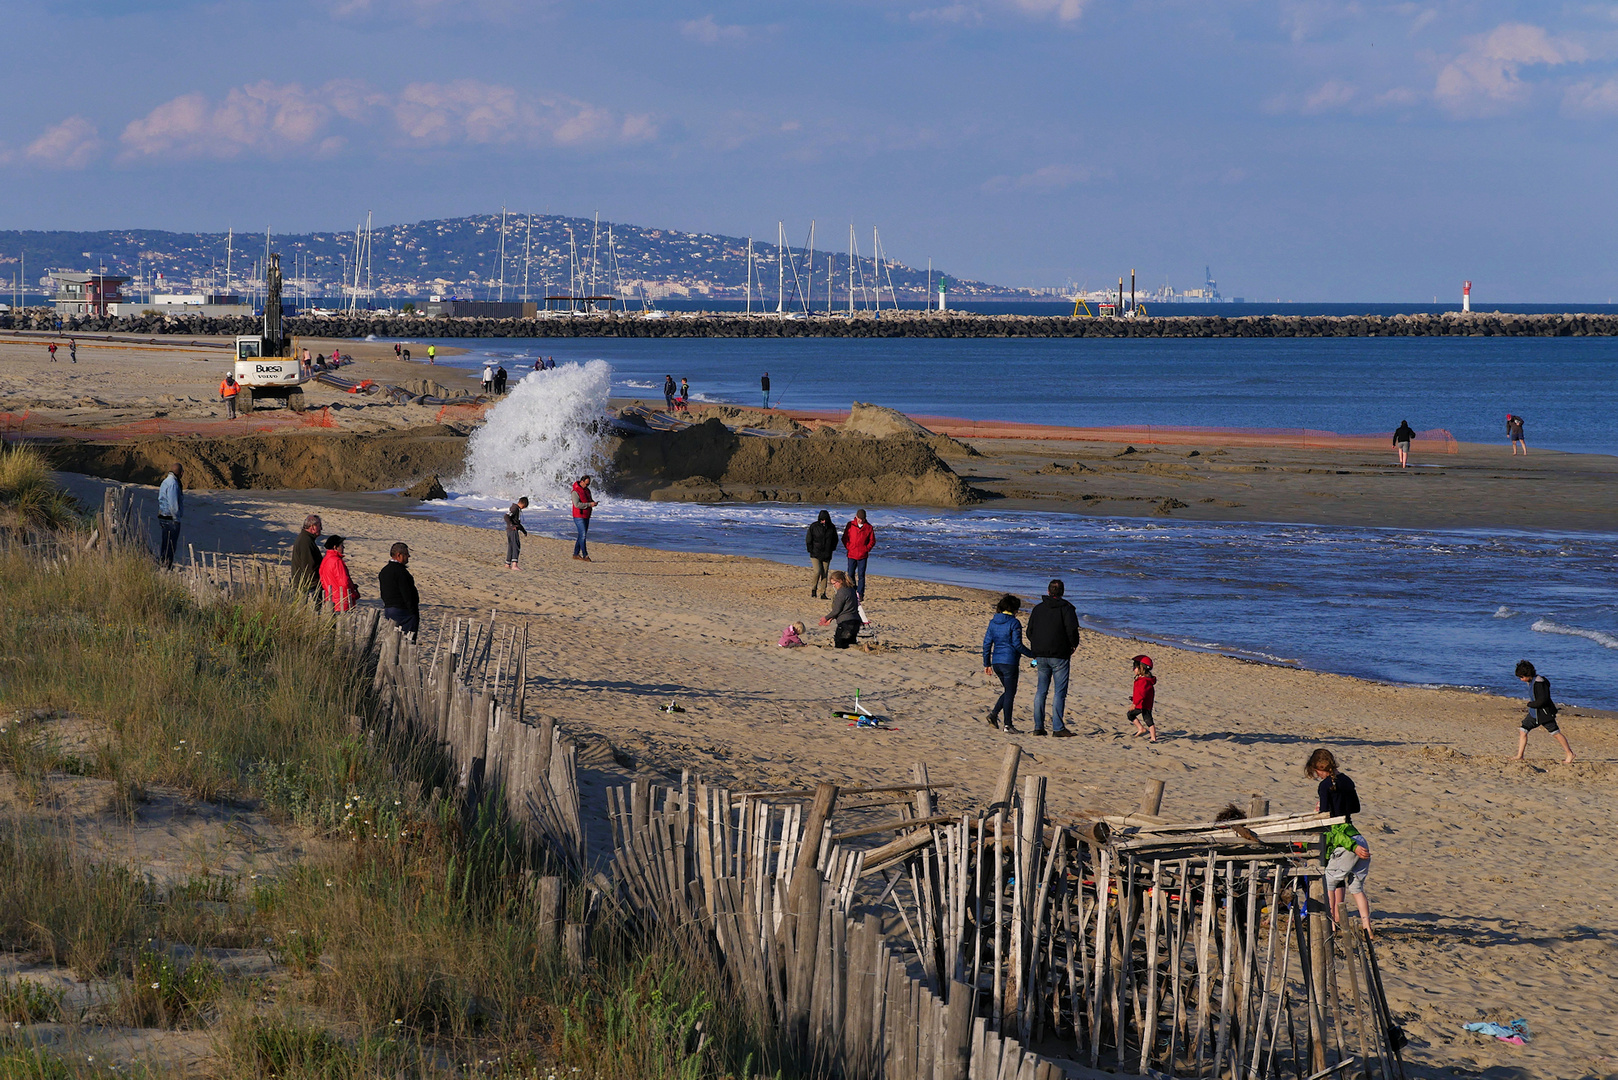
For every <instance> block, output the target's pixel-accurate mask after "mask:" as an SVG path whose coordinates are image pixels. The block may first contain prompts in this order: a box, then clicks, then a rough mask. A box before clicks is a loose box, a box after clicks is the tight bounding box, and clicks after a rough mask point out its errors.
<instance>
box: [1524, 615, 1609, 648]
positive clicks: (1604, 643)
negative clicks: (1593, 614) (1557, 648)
mask: <svg viewBox="0 0 1618 1080" xmlns="http://www.w3.org/2000/svg"><path fill="white" fill-rule="evenodd" d="M1530 629H1533V630H1538V631H1539V632H1540V633H1542V634H1566V635H1567V636H1569V637H1581V638H1588V639H1589V640H1591V641H1593V642H1595V643H1596V644H1597V645H1600V646H1601V647H1602V648H1604V649H1618V637H1613V636H1612V635H1611V634H1608V633H1605V632H1604V631H1601V630H1586V629H1585V628H1584V627H1582V626H1563V625H1562V624H1561V623H1559V622H1553V621H1551V620H1550V619H1539V620H1536V621H1535V623H1534V625H1533V626H1532V627H1530Z"/></svg>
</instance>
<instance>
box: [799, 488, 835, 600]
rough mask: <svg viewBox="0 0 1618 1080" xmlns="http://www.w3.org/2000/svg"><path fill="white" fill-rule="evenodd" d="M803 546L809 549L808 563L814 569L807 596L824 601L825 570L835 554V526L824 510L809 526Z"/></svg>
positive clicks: (829, 515)
mask: <svg viewBox="0 0 1618 1080" xmlns="http://www.w3.org/2000/svg"><path fill="white" fill-rule="evenodd" d="M804 546H805V547H807V548H808V549H809V561H810V562H811V563H812V564H814V568H815V577H814V580H813V581H811V582H810V583H809V595H810V596H818V597H820V598H821V599H822V600H824V599H825V598H826V570H827V568H828V567H829V566H830V565H831V559H832V556H833V555H836V554H837V526H836V525H834V524H832V520H831V514H830V513H828V512H827V511H825V510H822V511H821V512H820V517H819V518H818V519H816V521H815V523H814V524H813V525H811V526H809V535H808V536H807V537H806V538H805V540H804Z"/></svg>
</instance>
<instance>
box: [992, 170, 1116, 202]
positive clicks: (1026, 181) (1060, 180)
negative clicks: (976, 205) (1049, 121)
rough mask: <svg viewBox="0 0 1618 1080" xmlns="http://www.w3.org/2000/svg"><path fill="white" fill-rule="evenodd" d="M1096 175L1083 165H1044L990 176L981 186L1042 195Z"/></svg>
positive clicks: (996, 191)
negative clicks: (1017, 173)
mask: <svg viewBox="0 0 1618 1080" xmlns="http://www.w3.org/2000/svg"><path fill="white" fill-rule="evenodd" d="M1097 175H1098V173H1097V172H1096V170H1095V169H1092V168H1089V167H1088V166H1083V165H1045V166H1041V167H1040V168H1038V169H1035V170H1034V171H1033V172H1028V173H1023V174H1022V175H1021V176H991V177H990V178H989V179H987V180H985V181H984V182H983V184H982V185H981V186H982V190H984V191H986V192H989V193H991V194H994V193H998V192H1003V191H1031V192H1034V193H1035V194H1041V195H1044V194H1049V193H1051V192H1053V191H1061V190H1062V189H1064V188H1069V187H1072V186H1073V185H1074V184H1082V183H1084V182H1085V181H1086V180H1093V179H1095V177H1096V176H1097Z"/></svg>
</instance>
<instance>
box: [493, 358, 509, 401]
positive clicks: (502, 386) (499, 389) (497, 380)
mask: <svg viewBox="0 0 1618 1080" xmlns="http://www.w3.org/2000/svg"><path fill="white" fill-rule="evenodd" d="M509 378H511V376H510V375H509V374H507V372H506V366H505V365H504V364H501V365H500V366H499V367H497V368H495V369H494V392H495V393H497V394H504V393H505V392H506V380H507V379H509Z"/></svg>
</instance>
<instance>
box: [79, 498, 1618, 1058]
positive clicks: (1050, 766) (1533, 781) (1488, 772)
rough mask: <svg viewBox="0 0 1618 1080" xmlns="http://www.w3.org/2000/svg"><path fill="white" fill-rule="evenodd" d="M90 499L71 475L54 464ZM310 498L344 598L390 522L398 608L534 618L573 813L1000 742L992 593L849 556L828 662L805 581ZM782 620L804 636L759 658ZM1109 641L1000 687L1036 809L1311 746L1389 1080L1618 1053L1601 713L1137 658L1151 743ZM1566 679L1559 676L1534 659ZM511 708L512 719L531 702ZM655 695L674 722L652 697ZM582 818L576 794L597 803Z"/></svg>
mask: <svg viewBox="0 0 1618 1080" xmlns="http://www.w3.org/2000/svg"><path fill="white" fill-rule="evenodd" d="M73 485H74V487H75V488H77V489H78V490H80V491H81V492H83V493H84V494H85V495H86V496H87V497H94V492H95V488H96V486H97V483H96V482H95V481H91V480H87V479H77V480H74V481H73ZM331 501H332V500H330V499H322V500H321V502H323V503H327V504H328V506H327V507H326V508H324V509H321V511H320V512H321V513H322V514H323V515H324V519H325V524H326V530H327V532H328V533H330V532H339V533H342V534H343V535H345V536H346V537H348V538H349V542H348V552H349V563H350V565H351V566H353V567H354V569H355V574H356V580H357V581H358V582H359V584H360V588H361V590H362V593H363V595H364V596H365V597H366V598H367V602H370V603H374V602H375V601H374V599H372V598H374V596H375V572H376V570H377V569H378V568H379V567H380V566H381V565H382V563H383V561H384V560H385V558H386V552H387V548H388V546H389V545H390V544H391V543H393V542H394V541H395V540H404V541H406V542H407V543H409V544H410V545H411V549H412V559H411V569H412V570H413V571H414V573H415V575H416V579H417V581H418V583H419V585H420V587H421V591H422V594H423V602H424V611H423V624H424V627H426V628H427V629H426V632H427V633H429V634H430V633H432V632H434V629H435V628H436V627H437V625H438V623H439V621H440V620H441V619H443V618H445V617H446V616H451V615H470V614H473V613H479V612H480V613H482V614H483V615H485V616H486V615H487V613H488V611H489V609H490V608H498V609H499V610H500V612H501V613H502V616H503V617H505V616H510V617H515V618H527V619H529V620H531V622H532V642H533V646H532V647H533V652H532V655H531V660H530V662H531V664H532V670H533V675H532V677H531V685H530V688H529V700H530V709H531V710H534V711H538V712H540V713H548V714H550V715H553V716H555V717H556V718H557V720H558V721H559V722H561V723H562V724H563V725H564V726H565V727H566V728H567V729H568V730H569V731H570V732H572V733H574V734H576V735H578V736H580V737H581V738H582V739H584V740H585V742H586V749H585V752H584V754H583V760H584V761H585V762H586V763H587V766H588V767H587V768H586V769H585V771H584V777H583V778H584V780H585V782H586V787H585V792H584V794H585V798H586V799H587V800H594V801H595V802H596V803H597V804H598V803H599V800H600V799H601V798H602V790H603V788H604V786H605V785H606V784H608V783H616V782H621V778H622V776H623V775H624V774H625V773H627V772H649V773H651V774H655V775H659V776H663V777H668V776H675V777H677V776H678V774H679V771H680V770H682V769H684V770H690V771H691V772H692V773H694V774H699V775H701V776H703V777H706V778H708V779H709V780H712V781H715V782H719V783H724V784H728V785H730V786H732V787H733V788H735V789H738V790H750V789H751V790H757V789H764V788H777V787H796V786H800V785H803V784H805V783H810V782H812V781H815V780H819V779H831V780H835V781H840V782H853V781H859V782H868V783H898V782H904V781H906V780H907V779H908V777H909V776H910V766H911V764H912V763H913V762H916V761H925V762H926V763H927V764H928V767H929V769H930V770H931V772H932V776H933V778H934V779H935V780H936V781H938V782H941V783H949V784H954V785H955V787H953V788H951V789H949V790H948V791H947V792H945V793H944V796H945V797H944V808H945V810H946V811H948V810H951V809H958V808H962V807H968V806H981V805H983V804H984V803H986V802H987V801H988V794H989V789H990V787H991V785H992V781H993V776H994V775H995V768H996V763H997V762H998V760H999V758H1000V756H1001V754H1002V752H1003V750H1004V746H1005V741H1006V739H1007V738H1011V737H1012V736H1007V735H1005V734H1003V733H1001V732H999V731H996V730H994V729H992V728H990V727H989V725H988V724H987V723H986V722H985V719H984V717H985V713H986V711H987V709H988V707H989V705H990V704H991V703H992V701H993V699H994V696H995V690H993V689H991V687H990V686H989V683H988V681H987V680H986V679H985V678H984V677H983V674H982V669H981V664H980V660H979V655H978V649H979V643H980V642H981V640H982V635H983V629H984V626H985V624H986V623H987V620H988V618H989V615H990V613H991V611H992V605H993V597H992V596H991V595H989V594H986V593H983V592H980V591H976V590H971V589H961V588H952V587H947V586H939V585H933V584H923V583H918V582H913V581H904V580H899V579H894V578H888V577H886V576H880V575H881V572H882V566H881V560H880V558H877V559H873V564H872V566H873V571H874V573H875V574H876V575H878V576H873V577H872V579H871V583H870V586H869V597H868V602H867V609H868V611H869V613H870V616H871V618H872V620H873V623H874V626H875V630H876V634H875V638H874V641H875V649H876V651H874V652H872V653H865V652H854V651H849V652H837V651H835V650H833V649H832V648H831V647H830V636H831V635H830V631H829V629H822V628H820V627H818V626H816V620H817V618H818V616H819V615H820V614H823V613H824V610H825V608H826V607H827V606H828V605H827V604H826V603H825V602H824V601H819V600H811V599H810V598H809V597H807V595H806V592H807V579H808V571H807V570H806V569H801V568H797V567H791V566H784V565H780V564H777V563H771V562H763V561H758V560H753V559H744V558H739V557H727V556H693V555H686V554H678V553H668V552H661V551H653V550H647V549H642V548H632V547H624V546H616V545H613V544H611V543H610V542H609V538H610V537H611V535H612V522H611V521H610V520H602V521H600V522H598V523H597V527H596V529H595V533H596V535H597V536H598V537H599V539H597V540H596V542H594V543H592V545H591V553H592V555H593V557H594V560H595V561H594V562H592V563H589V564H584V563H578V562H574V561H573V560H571V559H569V558H568V555H567V552H568V550H569V545H568V544H566V543H565V542H562V541H556V540H549V539H544V538H538V537H531V538H529V539H528V540H527V541H526V543H525V546H524V559H523V569H522V570H521V571H519V572H515V573H513V572H509V571H507V570H505V569H504V567H503V565H502V559H503V555H504V546H503V542H502V537H501V536H500V535H499V534H497V533H494V532H490V531H487V530H481V529H473V528H467V527H462V526H456V525H449V524H443V523H438V522H432V521H427V520H421V519H415V518H400V517H397V516H393V515H386V514H378V513H368V512H361V511H358V510H340V509H333V508H331V506H330V505H329V504H330V503H331ZM189 505H190V509H189V510H188V518H187V522H186V526H185V534H184V536H183V537H182V545H183V543H184V542H190V543H194V544H196V545H197V546H198V547H199V548H202V547H207V548H210V549H220V550H235V551H273V550H276V549H277V548H278V547H280V546H282V545H284V544H287V543H289V542H290V540H291V539H292V537H293V535H294V530H295V529H296V527H297V525H298V523H299V522H301V520H302V518H303V515H304V513H305V512H306V509H307V508H306V507H305V506H304V505H301V504H299V503H297V502H295V501H291V499H290V497H289V496H288V495H284V494H283V495H281V496H280V497H277V498H275V499H266V498H259V497H256V496H254V495H252V494H249V493H237V492H211V493H198V494H196V495H195V496H194V497H193V498H192V501H191V503H190V504H189ZM797 619H801V620H803V621H805V622H806V623H808V624H809V626H810V632H809V635H808V638H809V642H810V646H809V647H808V648H804V649H797V650H783V649H779V648H777V647H776V645H775V641H776V639H777V637H778V636H779V634H780V631H781V628H782V627H783V626H785V625H786V624H787V623H788V622H791V621H793V620H797ZM1142 648H1143V646H1142V645H1141V644H1140V643H1139V642H1136V641H1132V640H1127V639H1114V638H1108V637H1105V636H1102V635H1099V634H1094V633H1086V635H1085V637H1084V641H1083V644H1082V645H1081V647H1080V649H1079V652H1078V654H1077V655H1076V656H1075V658H1074V665H1073V685H1072V689H1071V691H1070V695H1069V699H1068V723H1069V724H1070V725H1071V726H1072V727H1073V729H1074V730H1075V731H1076V732H1077V734H1078V736H1079V737H1077V738H1073V739H1068V740H1051V739H1048V738H1047V739H1036V738H1033V737H1032V736H1030V735H1028V734H1026V732H1027V731H1028V730H1029V729H1030V728H1031V726H1032V724H1031V708H1032V693H1033V680H1032V678H1031V674H1030V675H1029V676H1027V677H1025V678H1024V681H1023V685H1022V691H1021V693H1020V695H1019V698H1018V705H1017V719H1018V726H1019V727H1021V728H1022V729H1023V731H1024V732H1025V734H1022V735H1020V736H1015V738H1016V739H1017V741H1018V742H1020V743H1021V744H1022V746H1023V747H1024V749H1025V750H1026V751H1027V752H1028V754H1030V755H1031V758H1030V759H1028V760H1026V761H1025V765H1024V769H1025V771H1031V772H1033V773H1039V774H1043V775H1046V776H1048V777H1049V779H1050V800H1051V806H1052V809H1053V812H1054V813H1055V814H1056V815H1058V816H1061V815H1066V814H1070V813H1074V812H1076V811H1078V810H1080V809H1094V808H1112V809H1117V810H1128V809H1131V808H1133V807H1134V806H1135V805H1136V804H1137V803H1138V801H1139V798H1140V791H1141V788H1142V787H1143V786H1144V785H1145V784H1146V782H1147V781H1149V780H1151V779H1154V778H1155V779H1163V780H1165V781H1166V782H1167V785H1168V787H1167V795H1166V797H1165V800H1164V803H1163V813H1164V814H1165V815H1168V816H1170V817H1174V818H1177V819H1184V820H1206V819H1208V818H1209V817H1211V816H1212V815H1213V814H1214V813H1215V812H1216V811H1217V810H1218V809H1219V808H1220V807H1221V806H1223V805H1224V804H1225V803H1226V802H1228V801H1231V800H1235V801H1237V802H1238V803H1241V804H1243V805H1245V804H1246V801H1247V799H1248V797H1249V796H1250V795H1251V794H1253V793H1257V794H1259V795H1261V796H1262V797H1264V798H1267V799H1269V800H1270V803H1271V807H1272V810H1273V811H1274V812H1283V811H1309V810H1313V809H1314V799H1315V792H1314V784H1313V783H1312V782H1309V781H1306V780H1305V779H1304V778H1303V776H1302V763H1303V760H1304V758H1305V757H1306V756H1307V754H1308V753H1309V751H1310V750H1311V749H1312V748H1313V747H1315V746H1317V745H1326V746H1330V747H1332V748H1333V749H1334V751H1335V752H1336V754H1337V756H1338V759H1339V761H1340V762H1341V764H1342V767H1343V768H1344V770H1345V771H1346V772H1348V773H1349V774H1350V775H1351V776H1353V778H1354V779H1355V781H1356V782H1357V784H1358V786H1359V789H1360V792H1361V796H1362V799H1363V802H1364V805H1365V812H1364V813H1363V814H1362V815H1361V816H1360V818H1359V820H1360V822H1361V824H1362V827H1364V828H1365V829H1366V835H1367V837H1368V838H1369V840H1370V842H1371V844H1372V847H1373V869H1372V875H1371V887H1370V894H1371V904H1372V911H1373V914H1374V918H1375V920H1376V924H1377V928H1378V932H1379V934H1380V936H1381V938H1382V941H1383V942H1384V945H1383V958H1384V959H1383V964H1384V972H1385V976H1386V978H1387V980H1388V987H1387V989H1388V993H1389V995H1390V999H1391V1001H1392V1004H1393V1008H1394V1010H1395V1012H1396V1013H1397V1014H1398V1015H1399V1017H1400V1019H1401V1022H1403V1023H1404V1024H1405V1026H1406V1028H1407V1030H1408V1031H1409V1032H1410V1035H1411V1043H1412V1044H1411V1046H1410V1048H1409V1050H1408V1051H1407V1055H1408V1057H1409V1059H1411V1060H1413V1061H1414V1063H1415V1066H1414V1068H1413V1070H1412V1075H1416V1076H1451V1075H1478V1074H1481V1075H1487V1076H1498V1077H1597V1076H1607V1075H1611V1074H1613V1073H1614V1072H1615V1071H1618V1026H1615V1024H1614V1021H1613V1019H1612V1016H1613V1013H1612V1009H1611V1001H1612V1000H1613V995H1614V993H1615V991H1618V934H1615V932H1614V930H1613V929H1612V927H1613V926H1614V915H1615V913H1618V887H1615V886H1614V884H1613V882H1614V880H1615V879H1618V854H1615V853H1614V852H1613V850H1612V848H1611V845H1610V844H1607V843H1606V842H1605V840H1606V838H1607V837H1608V836H1610V835H1611V834H1612V832H1613V830H1614V828H1615V826H1618V811H1614V809H1613V806H1612V800H1611V798H1610V793H1611V791H1612V790H1613V781H1614V779H1615V778H1618V728H1615V726H1614V720H1615V719H1618V717H1615V716H1614V715H1611V714H1602V713H1598V712H1595V711H1592V710H1588V709H1582V708H1569V709H1564V710H1563V712H1562V715H1561V720H1562V725H1563V730H1564V731H1565V732H1566V733H1567V734H1568V736H1569V737H1570V739H1571V740H1572V744H1573V746H1574V748H1575V750H1576V751H1578V753H1579V755H1580V760H1579V761H1578V762H1576V763H1575V764H1574V765H1572V766H1568V767H1564V766H1562V765H1560V764H1559V763H1558V762H1557V756H1558V755H1557V752H1556V751H1555V748H1554V744H1553V743H1552V742H1551V741H1550V740H1549V738H1548V737H1546V736H1544V735H1543V733H1537V734H1536V735H1535V736H1534V737H1533V738H1532V739H1531V740H1530V744H1529V760H1528V761H1527V762H1524V763H1517V762H1511V761H1507V760H1506V758H1507V757H1508V756H1509V755H1510V754H1511V753H1512V752H1513V751H1514V749H1515V739H1516V728H1517V721H1518V719H1519V718H1520V716H1521V713H1522V706H1521V703H1520V702H1519V701H1516V700H1512V699H1507V698H1500V697H1492V696H1487V695H1480V694H1473V693H1464V692H1459V691H1444V690H1430V689H1422V688H1416V687H1403V686H1389V685H1381V684H1376V683H1371V682H1365V681H1360V680H1355V679H1351V678H1345V677H1340V676H1333V675H1326V674H1319V673H1315V672H1308V671H1300V670H1295V669H1288V668H1280V667H1269V666H1262V665H1258V664H1253V663H1249V662H1244V661H1240V660H1234V659H1230V658H1226V657H1221V656H1216V655H1209V654H1203V653H1194V652H1184V651H1178V650H1174V649H1168V648H1163V647H1160V646H1156V645H1153V646H1150V647H1149V649H1150V652H1151V653H1152V655H1153V656H1154V659H1155V660H1156V662H1157V673H1158V675H1159V677H1160V682H1159V686H1158V708H1157V717H1158V724H1159V729H1160V733H1161V740H1160V742H1159V743H1157V744H1156V745H1150V744H1148V743H1147V742H1146V740H1144V739H1141V738H1135V737H1131V736H1130V735H1129V734H1128V730H1129V729H1128V725H1127V724H1126V723H1125V722H1124V719H1123V711H1124V709H1125V708H1126V707H1127V698H1128V691H1129V685H1130V684H1129V663H1128V659H1129V657H1130V656H1131V655H1133V654H1134V653H1136V652H1139V651H1141V650H1142ZM1549 674H1550V675H1551V676H1552V678H1553V680H1557V681H1556V686H1557V689H1558V691H1565V692H1568V693H1572V692H1573V689H1574V686H1575V685H1576V678H1577V676H1576V673H1574V672H1567V673H1560V672H1551V673H1549ZM856 689H858V690H860V691H861V701H862V702H864V703H866V704H867V705H868V706H869V707H871V708H873V709H874V710H875V711H877V712H880V713H883V714H886V715H888V716H890V717H891V718H892V722H893V726H894V729H895V730H893V731H890V732H884V731H870V730H860V729H851V728H849V727H847V726H846V724H845V722H844V721H841V720H838V719H834V718H832V717H831V716H830V715H829V714H830V711H831V710H832V709H833V708H846V707H848V706H849V705H850V704H851V702H852V700H853V695H854V692H855V690H856ZM536 700H537V701H538V702H539V704H538V706H537V709H536V707H535V705H534V702H535V701H536ZM671 700H672V701H675V702H677V703H678V704H680V705H681V706H683V707H684V708H685V709H686V710H687V711H686V712H685V713H683V714H668V713H663V712H660V711H659V710H658V706H659V705H662V704H666V703H668V702H669V701H671ZM595 808H596V809H599V806H598V805H597V806H596V807H595ZM1518 1017H1524V1018H1526V1019H1528V1021H1529V1024H1530V1028H1531V1030H1532V1031H1533V1033H1534V1035H1535V1038H1534V1040H1533V1041H1532V1042H1531V1043H1529V1044H1528V1045H1527V1046H1523V1047H1516V1046H1511V1045H1507V1044H1504V1043H1499V1042H1496V1041H1495V1040H1493V1039H1488V1038H1484V1037H1480V1036H1475V1035H1471V1034H1469V1033H1466V1032H1464V1031H1462V1030H1461V1025H1462V1024H1464V1023H1467V1022H1470V1021H1473V1020H1481V1019H1492V1020H1506V1021H1509V1020H1513V1019H1516V1018H1518Z"/></svg>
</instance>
